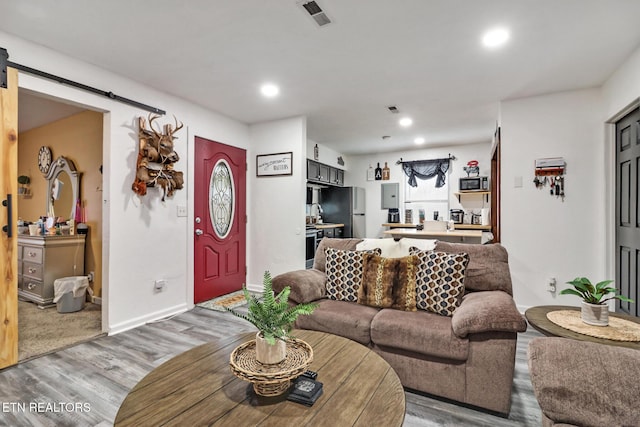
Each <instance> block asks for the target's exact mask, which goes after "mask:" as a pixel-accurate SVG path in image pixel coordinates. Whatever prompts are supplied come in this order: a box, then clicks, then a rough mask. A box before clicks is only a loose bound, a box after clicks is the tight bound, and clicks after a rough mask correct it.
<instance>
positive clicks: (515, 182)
mask: <svg viewBox="0 0 640 427" xmlns="http://www.w3.org/2000/svg"><path fill="white" fill-rule="evenodd" d="M513 188H522V177H521V176H516V177H515V178H514V179H513Z"/></svg>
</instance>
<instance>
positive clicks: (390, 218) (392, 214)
mask: <svg viewBox="0 0 640 427" xmlns="http://www.w3.org/2000/svg"><path fill="white" fill-rule="evenodd" d="M387 222H389V223H392V224H395V223H398V222H400V210H399V209H397V208H391V209H389V214H388V215H387Z"/></svg>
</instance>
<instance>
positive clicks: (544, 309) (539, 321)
mask: <svg viewBox="0 0 640 427" xmlns="http://www.w3.org/2000/svg"><path fill="white" fill-rule="evenodd" d="M557 310H572V311H580V307H571V306H566V305H541V306H537V307H531V308H530V309H528V310H527V311H525V313H524V316H525V317H526V318H527V321H528V322H529V324H531V326H533V328H534V329H536V330H537V331H539V332H541V333H543V334H544V335H546V336H548V337H564V338H573V339H575V340H581V341H591V342H597V343H600V344H609V345H616V346H619V347H628V348H635V349H637V350H640V342H630V341H614V340H608V339H604V338H596V337H592V336H589V335H584V334H580V333H578V332H573V331H570V330H569V329H566V328H563V327H562V326H559V325H556V324H555V323H553V322H552V321H551V320H549V319H548V318H547V313H549V312H552V311H557ZM609 316H610V317H619V318H621V319H625V320H629V321H631V322H635V323H640V318H638V317H635V316H629V315H626V314H618V313H609Z"/></svg>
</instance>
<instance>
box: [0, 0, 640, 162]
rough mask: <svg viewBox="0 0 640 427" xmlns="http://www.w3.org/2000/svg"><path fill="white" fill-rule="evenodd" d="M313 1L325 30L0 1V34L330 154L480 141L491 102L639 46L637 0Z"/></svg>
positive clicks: (172, 7)
mask: <svg viewBox="0 0 640 427" xmlns="http://www.w3.org/2000/svg"><path fill="white" fill-rule="evenodd" d="M316 1H317V3H318V5H319V6H320V7H322V9H323V10H324V11H325V12H326V14H327V16H328V17H329V18H330V19H331V20H332V21H333V22H332V23H331V24H329V25H326V26H323V27H318V26H317V25H316V23H315V22H314V20H313V19H312V18H311V17H310V16H309V15H308V14H307V13H306V12H305V11H304V9H303V8H302V7H301V6H300V4H299V1H296V0H269V1H265V0H241V1H229V0H190V1H188V2H187V1H185V2H178V1H170V0H163V1H158V0H155V1H152V0H146V1H135V2H131V1H127V0H112V1H102V2H96V1H94V2H88V1H82V0H57V1H55V2H45V1H36V0H21V1H19V2H17V1H9V0H0V6H1V7H2V14H1V15H0V30H1V31H5V32H8V33H11V34H14V35H17V36H19V37H21V38H24V39H26V40H30V41H32V42H35V43H38V44H41V45H44V46H47V47H50V48H52V49H54V50H57V51H59V52H62V53H64V54H67V55H70V56H73V57H76V58H79V59H81V60H83V61H86V62H89V63H92V64H95V65H97V66H99V67H102V68H105V69H108V70H111V71H113V72H115V73H118V74H120V75H123V76H126V77H128V78H130V79H133V80H136V81H138V82H141V83H143V84H146V85H149V86H152V87H155V88H157V89H158V90H161V91H164V92H168V93H171V94H173V95H176V96H179V97H181V98H184V99H187V100H190V101H192V102H194V103H196V104H199V105H202V106H205V107H207V108H210V109H212V110H215V111H218V112H220V113H222V114H224V115H226V116H229V117H232V118H234V119H237V120H239V121H241V122H244V123H256V122H262V121H268V120H276V119H281V118H285V117H291V116H296V115H306V116H307V118H308V121H307V127H308V137H309V138H310V139H313V140H314V141H316V142H318V143H320V144H323V145H326V146H329V147H331V148H333V149H335V150H336V151H338V152H342V153H344V154H358V153H372V152H384V151H396V150H405V149H411V148H415V147H416V145H415V144H414V142H413V141H414V138H415V137H417V136H422V137H424V138H425V139H426V143H425V144H424V145H423V146H422V147H429V146H442V145H453V144H466V143H474V142H479V141H489V140H490V139H491V136H492V135H493V132H494V130H495V126H496V120H497V118H498V103H499V101H500V100H505V99H513V98H518V97H525V96H532V95H538V94H545V93H550V92H557V91H565V90H572V89H579V88H587V87H596V86H599V85H601V84H602V83H603V82H604V81H605V80H606V79H607V78H608V77H609V76H610V75H611V74H612V73H613V72H614V71H615V70H616V68H617V67H619V66H620V64H621V63H622V62H623V61H624V60H625V59H626V58H627V57H628V56H629V55H630V54H631V53H632V52H633V51H634V50H635V49H636V48H638V46H640V25H638V16H640V1H638V0H608V1H606V2H605V1H601V0H536V1H535V2H533V1H526V0H458V1H451V0H396V1H389V0H349V1H344V0H316ZM498 25H500V26H505V27H507V28H508V29H509V31H510V33H511V38H510V40H509V41H508V43H507V44H506V45H505V46H504V47H502V48H500V49H493V50H488V49H486V48H484V47H483V46H482V44H481V42H480V39H481V36H482V34H483V32H484V31H485V30H487V29H489V28H491V27H494V26H498ZM9 54H10V55H11V52H9ZM10 60H11V57H10ZM23 65H27V66H28V65H29V64H23ZM50 66H51V68H50V69H47V70H43V71H47V72H49V73H52V74H59V73H60V70H56V69H55V64H51V65H50ZM62 77H64V76H62ZM266 81H270V82H273V83H276V84H278V85H279V86H280V95H279V96H278V97H276V98H273V99H265V98H263V97H261V95H260V94H259V86H260V85H261V84H262V83H264V82H266ZM110 89H111V88H110ZM111 90H114V92H116V93H117V88H113V89H111ZM118 94H119V95H121V96H125V97H127V94H126V93H118ZM139 101H141V102H145V100H144V99H142V100H139ZM391 105H395V106H397V108H398V109H399V111H400V114H392V113H391V112H389V110H388V109H387V107H388V106H391ZM157 107H158V108H166V107H165V106H163V105H157ZM404 115H407V116H410V117H411V118H412V119H413V125H412V126H411V127H409V128H401V127H400V126H399V125H398V123H397V122H398V119H399V118H400V116H404ZM385 135H386V136H390V138H385V139H383V138H382V137H383V136H385Z"/></svg>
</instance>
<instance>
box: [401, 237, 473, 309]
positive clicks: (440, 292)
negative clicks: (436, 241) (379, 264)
mask: <svg viewBox="0 0 640 427" xmlns="http://www.w3.org/2000/svg"><path fill="white" fill-rule="evenodd" d="M409 253H410V254H411V255H416V256H418V257H419V258H420V264H419V266H418V273H417V289H416V294H417V295H416V307H417V308H419V309H421V310H427V311H432V312H434V313H437V314H441V315H443V316H453V312H454V311H455V310H456V308H458V307H459V306H460V303H461V302H462V296H463V295H464V275H465V270H466V268H467V264H469V255H468V254H466V253H461V254H450V253H445V252H435V251H421V250H420V249H418V248H416V247H411V248H409Z"/></svg>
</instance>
